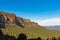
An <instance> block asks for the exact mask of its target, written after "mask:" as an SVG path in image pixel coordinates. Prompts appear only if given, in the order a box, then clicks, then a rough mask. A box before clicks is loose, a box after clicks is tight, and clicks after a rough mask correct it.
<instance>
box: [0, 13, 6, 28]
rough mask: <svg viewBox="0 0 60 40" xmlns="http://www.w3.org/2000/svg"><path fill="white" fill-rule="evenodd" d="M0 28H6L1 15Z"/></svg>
mask: <svg viewBox="0 0 60 40" xmlns="http://www.w3.org/2000/svg"><path fill="white" fill-rule="evenodd" d="M0 28H6V27H5V18H4V16H3V15H2V14H0Z"/></svg>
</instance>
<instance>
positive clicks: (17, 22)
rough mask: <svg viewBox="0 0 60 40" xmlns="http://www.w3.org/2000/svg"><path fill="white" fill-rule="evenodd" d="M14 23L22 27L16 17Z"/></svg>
mask: <svg viewBox="0 0 60 40" xmlns="http://www.w3.org/2000/svg"><path fill="white" fill-rule="evenodd" d="M15 24H16V25H18V26H21V27H22V28H24V26H23V25H22V24H21V23H20V22H19V21H18V19H17V18H16V21H15Z"/></svg>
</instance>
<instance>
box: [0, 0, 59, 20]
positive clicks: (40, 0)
mask: <svg viewBox="0 0 60 40" xmlns="http://www.w3.org/2000/svg"><path fill="white" fill-rule="evenodd" d="M0 11H6V12H12V13H15V14H16V15H17V16H21V17H23V18H28V19H31V20H38V19H48V18H60V0H0Z"/></svg>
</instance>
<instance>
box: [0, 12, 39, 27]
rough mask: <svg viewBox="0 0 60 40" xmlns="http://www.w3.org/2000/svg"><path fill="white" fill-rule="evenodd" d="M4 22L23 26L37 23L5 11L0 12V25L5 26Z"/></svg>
mask: <svg viewBox="0 0 60 40" xmlns="http://www.w3.org/2000/svg"><path fill="white" fill-rule="evenodd" d="M5 24H11V25H18V26H21V27H24V26H25V25H28V26H36V25H38V24H37V23H35V22H31V21H30V19H24V18H21V17H17V16H16V15H15V14H11V13H7V12H0V25H4V26H5Z"/></svg>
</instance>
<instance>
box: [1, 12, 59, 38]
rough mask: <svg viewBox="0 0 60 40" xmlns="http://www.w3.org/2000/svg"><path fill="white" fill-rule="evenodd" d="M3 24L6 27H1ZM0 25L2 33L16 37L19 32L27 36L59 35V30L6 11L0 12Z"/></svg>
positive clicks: (46, 36)
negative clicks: (46, 27)
mask: <svg viewBox="0 0 60 40" xmlns="http://www.w3.org/2000/svg"><path fill="white" fill-rule="evenodd" d="M3 24H4V25H3ZM3 26H5V27H6V28H3ZM0 27H2V28H1V30H2V32H3V33H4V34H8V35H10V36H15V37H16V38H17V37H18V35H19V34H20V33H24V34H26V35H27V37H28V38H36V37H41V38H48V37H58V36H60V31H56V30H48V29H45V28H44V27H42V26H40V25H38V24H37V23H35V22H31V21H30V20H29V19H24V18H21V17H17V16H16V15H15V14H9V13H7V12H0Z"/></svg>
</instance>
